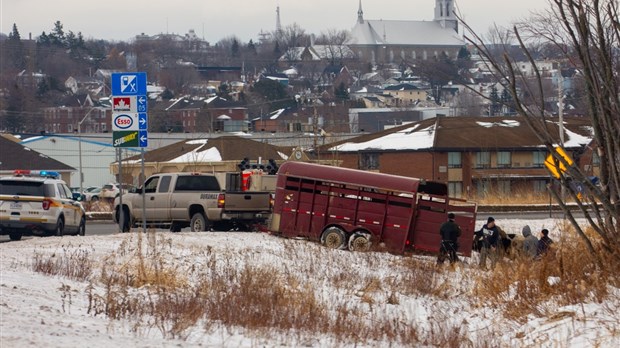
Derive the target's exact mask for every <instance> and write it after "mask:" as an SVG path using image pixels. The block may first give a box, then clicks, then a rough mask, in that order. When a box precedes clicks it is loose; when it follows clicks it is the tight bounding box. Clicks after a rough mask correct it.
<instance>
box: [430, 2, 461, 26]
mask: <svg viewBox="0 0 620 348" xmlns="http://www.w3.org/2000/svg"><path fill="white" fill-rule="evenodd" d="M455 1H456V0H435V21H436V22H439V23H440V24H441V26H442V27H444V28H449V29H454V31H456V32H457V33H458V31H459V22H458V20H457V18H456V13H455V10H454V2H455Z"/></svg>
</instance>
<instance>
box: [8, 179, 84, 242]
mask: <svg viewBox="0 0 620 348" xmlns="http://www.w3.org/2000/svg"><path fill="white" fill-rule="evenodd" d="M85 232H86V213H85V211H84V208H83V207H82V204H81V203H80V202H78V201H76V200H73V195H72V193H71V189H69V187H68V186H67V184H66V183H65V182H64V181H62V180H60V174H59V173H58V172H52V171H45V170H41V171H39V170H16V171H15V172H14V173H13V176H10V177H3V178H0V234H3V235H6V234H8V235H9V237H10V238H11V240H20V239H21V238H22V235H56V236H62V235H63V234H65V233H72V234H75V235H81V236H83V235H84V234H85Z"/></svg>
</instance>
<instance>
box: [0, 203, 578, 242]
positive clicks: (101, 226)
mask: <svg viewBox="0 0 620 348" xmlns="http://www.w3.org/2000/svg"><path fill="white" fill-rule="evenodd" d="M576 215H577V217H580V216H581V215H582V214H576ZM489 216H493V217H494V218H495V219H496V220H500V221H501V220H508V219H511V220H513V219H519V220H528V221H531V220H543V219H549V218H556V219H560V218H563V217H564V214H563V213H561V212H553V213H550V212H548V211H546V212H493V213H489V212H478V220H485V219H486V218H487V217H489ZM134 230H135V231H141V230H142V228H139V229H134ZM147 231H153V229H151V228H148V229H147ZM155 231H157V232H168V230H167V229H166V230H164V229H156V230H155ZM182 231H183V232H188V231H189V228H184V229H183V230H182ZM114 233H119V229H118V226H117V225H116V224H115V223H113V222H112V221H88V222H87V223H86V235H87V236H93V235H94V236H97V235H108V234H114ZM29 238H39V237H31V236H24V237H23V239H29ZM8 241H9V236H8V235H3V236H0V243H4V242H8Z"/></svg>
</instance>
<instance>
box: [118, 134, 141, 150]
mask: <svg viewBox="0 0 620 348" xmlns="http://www.w3.org/2000/svg"><path fill="white" fill-rule="evenodd" d="M138 133H139V132H138V131H137V130H136V131H115V132H113V133H112V145H113V146H114V147H139V146H140V139H139V134H138Z"/></svg>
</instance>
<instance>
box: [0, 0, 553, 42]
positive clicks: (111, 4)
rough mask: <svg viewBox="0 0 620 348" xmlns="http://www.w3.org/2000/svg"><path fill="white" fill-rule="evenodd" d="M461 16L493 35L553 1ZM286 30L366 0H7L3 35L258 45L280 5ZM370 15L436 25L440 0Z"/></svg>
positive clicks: (475, 1)
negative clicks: (190, 35) (158, 37)
mask: <svg viewBox="0 0 620 348" xmlns="http://www.w3.org/2000/svg"><path fill="white" fill-rule="evenodd" d="M456 2H457V6H458V11H460V14H461V16H462V17H463V18H465V20H466V22H467V23H469V24H470V25H471V26H472V27H473V28H474V30H475V31H476V32H478V33H481V34H486V33H487V32H488V29H489V28H490V27H491V26H492V25H493V23H497V24H498V25H501V26H507V25H509V24H510V23H511V22H513V21H514V20H515V19H523V18H526V17H529V14H530V11H533V10H534V11H540V10H541V9H545V8H548V6H549V5H548V2H547V0H456ZM278 4H279V5H280V18H281V23H282V26H287V25H291V24H293V23H297V24H299V26H300V27H301V28H303V29H305V30H306V32H307V33H314V34H317V35H319V34H320V33H321V32H325V31H326V30H328V29H339V30H341V29H347V30H348V29H351V28H352V27H353V25H354V24H355V21H356V19H357V9H358V4H359V0H234V1H232V0H223V1H222V0H172V1H168V0H166V1H161V0H104V1H88V0H86V1H78V0H0V13H1V21H0V31H1V32H2V33H4V34H8V33H9V32H10V31H11V30H12V27H13V23H15V24H17V29H18V30H19V33H20V35H21V37H22V38H27V37H28V35H29V34H32V36H33V37H35V36H38V35H40V34H41V32H43V31H45V32H46V33H49V32H50V31H51V30H52V29H53V27H54V23H55V22H56V21H60V22H61V23H62V24H63V26H64V30H65V31H69V30H71V31H73V32H74V33H78V32H81V33H82V35H83V36H84V37H85V38H87V39H89V38H95V39H105V40H115V41H128V40H130V39H133V38H134V37H135V36H136V35H138V34H140V33H145V34H147V35H155V34H159V33H175V34H185V33H187V32H188V31H189V29H194V30H195V31H196V34H198V36H200V37H204V38H205V39H206V40H208V41H209V42H211V43H212V44H214V43H216V42H217V41H219V40H220V39H222V38H225V37H229V36H232V35H235V36H237V37H238V38H240V39H241V41H242V42H248V41H249V40H250V39H253V40H254V41H257V38H258V33H259V32H260V31H261V30H263V31H273V30H274V29H275V23H276V6H277V5H278ZM362 7H363V10H364V18H366V19H392V20H432V19H433V13H434V12H433V11H434V7H435V1H434V0H362Z"/></svg>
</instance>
